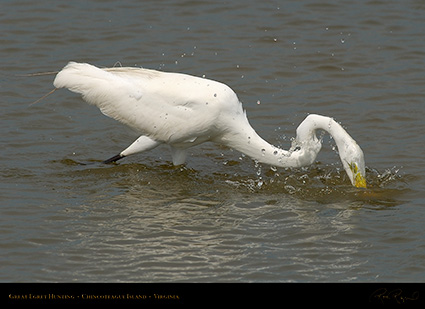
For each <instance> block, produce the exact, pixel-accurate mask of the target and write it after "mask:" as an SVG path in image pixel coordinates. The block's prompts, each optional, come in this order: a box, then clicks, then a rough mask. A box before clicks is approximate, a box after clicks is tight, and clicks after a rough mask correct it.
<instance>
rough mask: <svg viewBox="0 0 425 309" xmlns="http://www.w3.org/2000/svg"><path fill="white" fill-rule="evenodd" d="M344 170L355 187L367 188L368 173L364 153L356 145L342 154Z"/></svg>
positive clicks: (352, 145)
mask: <svg viewBox="0 0 425 309" xmlns="http://www.w3.org/2000/svg"><path fill="white" fill-rule="evenodd" d="M340 156H341V161H342V164H343V166H344V169H345V171H346V173H347V175H348V177H349V178H350V181H351V183H352V184H353V186H355V187H357V188H366V178H365V177H366V171H365V162H364V156H363V151H362V150H361V149H360V147H359V146H358V145H357V144H356V143H354V144H351V145H350V147H347V148H346V149H345V151H343V153H340Z"/></svg>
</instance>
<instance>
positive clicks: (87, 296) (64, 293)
mask: <svg viewBox="0 0 425 309" xmlns="http://www.w3.org/2000/svg"><path fill="white" fill-rule="evenodd" d="M0 288H1V293H0V302H1V303H0V304H1V305H7V307H8V308H9V307H10V306H22V305H56V306H57V305H75V304H84V305H102V304H104V305H109V304H123V305H132V304H134V305H137V306H139V307H140V306H149V307H151V306H153V305H197V306H199V305H202V306H204V305H238V306H240V305H270V306H272V305H273V307H276V305H279V306H284V305H288V306H294V305H297V306H298V305H312V304H314V305H393V304H395V305H409V304H411V305H415V306H422V307H424V305H425V285H424V284H422V283H140V284H132V283H1V284H0ZM3 307H4V306H3Z"/></svg>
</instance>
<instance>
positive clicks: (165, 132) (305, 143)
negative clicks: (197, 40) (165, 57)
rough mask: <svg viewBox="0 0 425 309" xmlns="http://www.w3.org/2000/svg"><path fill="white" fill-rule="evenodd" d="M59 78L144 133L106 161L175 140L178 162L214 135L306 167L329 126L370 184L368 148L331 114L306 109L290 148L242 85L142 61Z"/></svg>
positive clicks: (71, 66) (66, 71)
mask: <svg viewBox="0 0 425 309" xmlns="http://www.w3.org/2000/svg"><path fill="white" fill-rule="evenodd" d="M53 84H54V86H55V87H56V89H57V88H68V89H69V90H70V91H72V92H75V93H79V94H81V95H82V97H83V99H84V100H85V101H87V102H88V103H89V104H92V105H95V106H97V107H98V108H99V109H100V110H101V111H102V113H104V114H105V115H107V116H108V117H111V118H113V119H116V120H118V121H120V122H122V123H124V124H126V125H128V126H130V127H132V128H134V129H135V130H136V131H137V132H139V133H140V134H141V136H140V137H139V138H138V139H137V140H136V141H134V142H133V143H132V144H131V145H130V146H129V147H127V148H126V149H124V150H123V151H121V152H120V153H119V154H118V155H116V156H114V157H112V158H110V159H108V160H106V161H104V162H105V163H110V162H114V161H117V160H119V159H121V158H124V157H126V156H129V155H132V154H135V153H139V152H143V151H147V150H151V149H153V148H155V147H157V146H159V145H161V144H168V145H169V146H170V148H171V154H172V160H173V164H175V165H180V164H183V163H184V162H185V160H186V154H187V149H188V148H189V147H192V146H195V145H199V144H201V143H204V142H208V141H211V142H215V143H218V144H222V145H225V146H228V147H230V148H232V149H235V150H237V151H240V152H242V153H244V154H246V155H248V156H250V157H251V158H253V159H254V160H257V161H258V162H261V163H265V164H269V165H271V166H275V167H302V166H306V165H310V164H312V163H313V162H314V160H315V158H316V156H317V154H318V152H319V151H320V148H321V146H322V144H321V141H320V140H319V139H318V138H317V137H316V133H315V132H316V131H317V130H324V131H327V132H328V133H329V134H330V135H331V136H332V137H333V139H334V140H335V143H336V145H337V147H338V152H339V155H340V158H341V161H342V165H343V167H344V169H345V171H346V172H347V175H348V177H349V179H350V181H351V183H352V185H353V186H356V187H366V180H365V163H364V156H363V151H362V150H361V148H360V147H359V146H358V145H357V143H356V142H355V141H354V140H353V139H352V138H351V136H350V135H349V134H348V133H347V132H346V131H345V130H344V129H343V128H342V127H341V125H340V124H338V123H337V122H336V121H334V120H333V119H332V118H329V117H325V116H320V115H309V116H307V118H306V119H305V120H304V121H303V122H302V123H301V124H300V126H299V127H298V128H297V131H296V133H297V135H296V138H295V139H294V140H293V142H292V145H291V148H290V149H289V150H283V149H280V148H278V147H275V146H273V145H271V144H269V143H268V142H266V141H265V140H264V139H262V138H261V137H260V136H259V135H258V134H257V133H256V132H255V131H254V129H253V128H252V127H251V125H250V124H249V122H248V119H247V117H246V113H245V111H244V110H243V108H242V104H241V103H240V101H239V99H238V97H237V95H236V94H235V92H234V91H233V90H232V89H231V88H229V87H228V86H227V85H225V84H222V83H220V82H217V81H213V80H209V79H206V78H201V77H195V76H191V75H186V74H181V73H167V72H160V71H155V70H149V69H142V68H135V67H114V68H97V67H95V66H93V65H90V64H87V63H76V62H70V63H68V64H67V65H66V66H65V67H64V68H63V69H62V70H61V71H60V72H59V73H58V74H57V76H56V78H55V80H54V83H53Z"/></svg>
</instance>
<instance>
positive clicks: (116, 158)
mask: <svg viewBox="0 0 425 309" xmlns="http://www.w3.org/2000/svg"><path fill="white" fill-rule="evenodd" d="M122 158H124V156H122V155H120V154H117V155H116V156H113V157H112V158H109V159H108V160H105V161H103V162H102V163H105V164H108V163H112V162H116V161H118V160H120V159H122Z"/></svg>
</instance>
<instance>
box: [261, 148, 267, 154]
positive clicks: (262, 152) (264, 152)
mask: <svg viewBox="0 0 425 309" xmlns="http://www.w3.org/2000/svg"><path fill="white" fill-rule="evenodd" d="M261 154H262V155H263V156H265V155H266V150H265V149H264V148H263V149H261Z"/></svg>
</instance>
